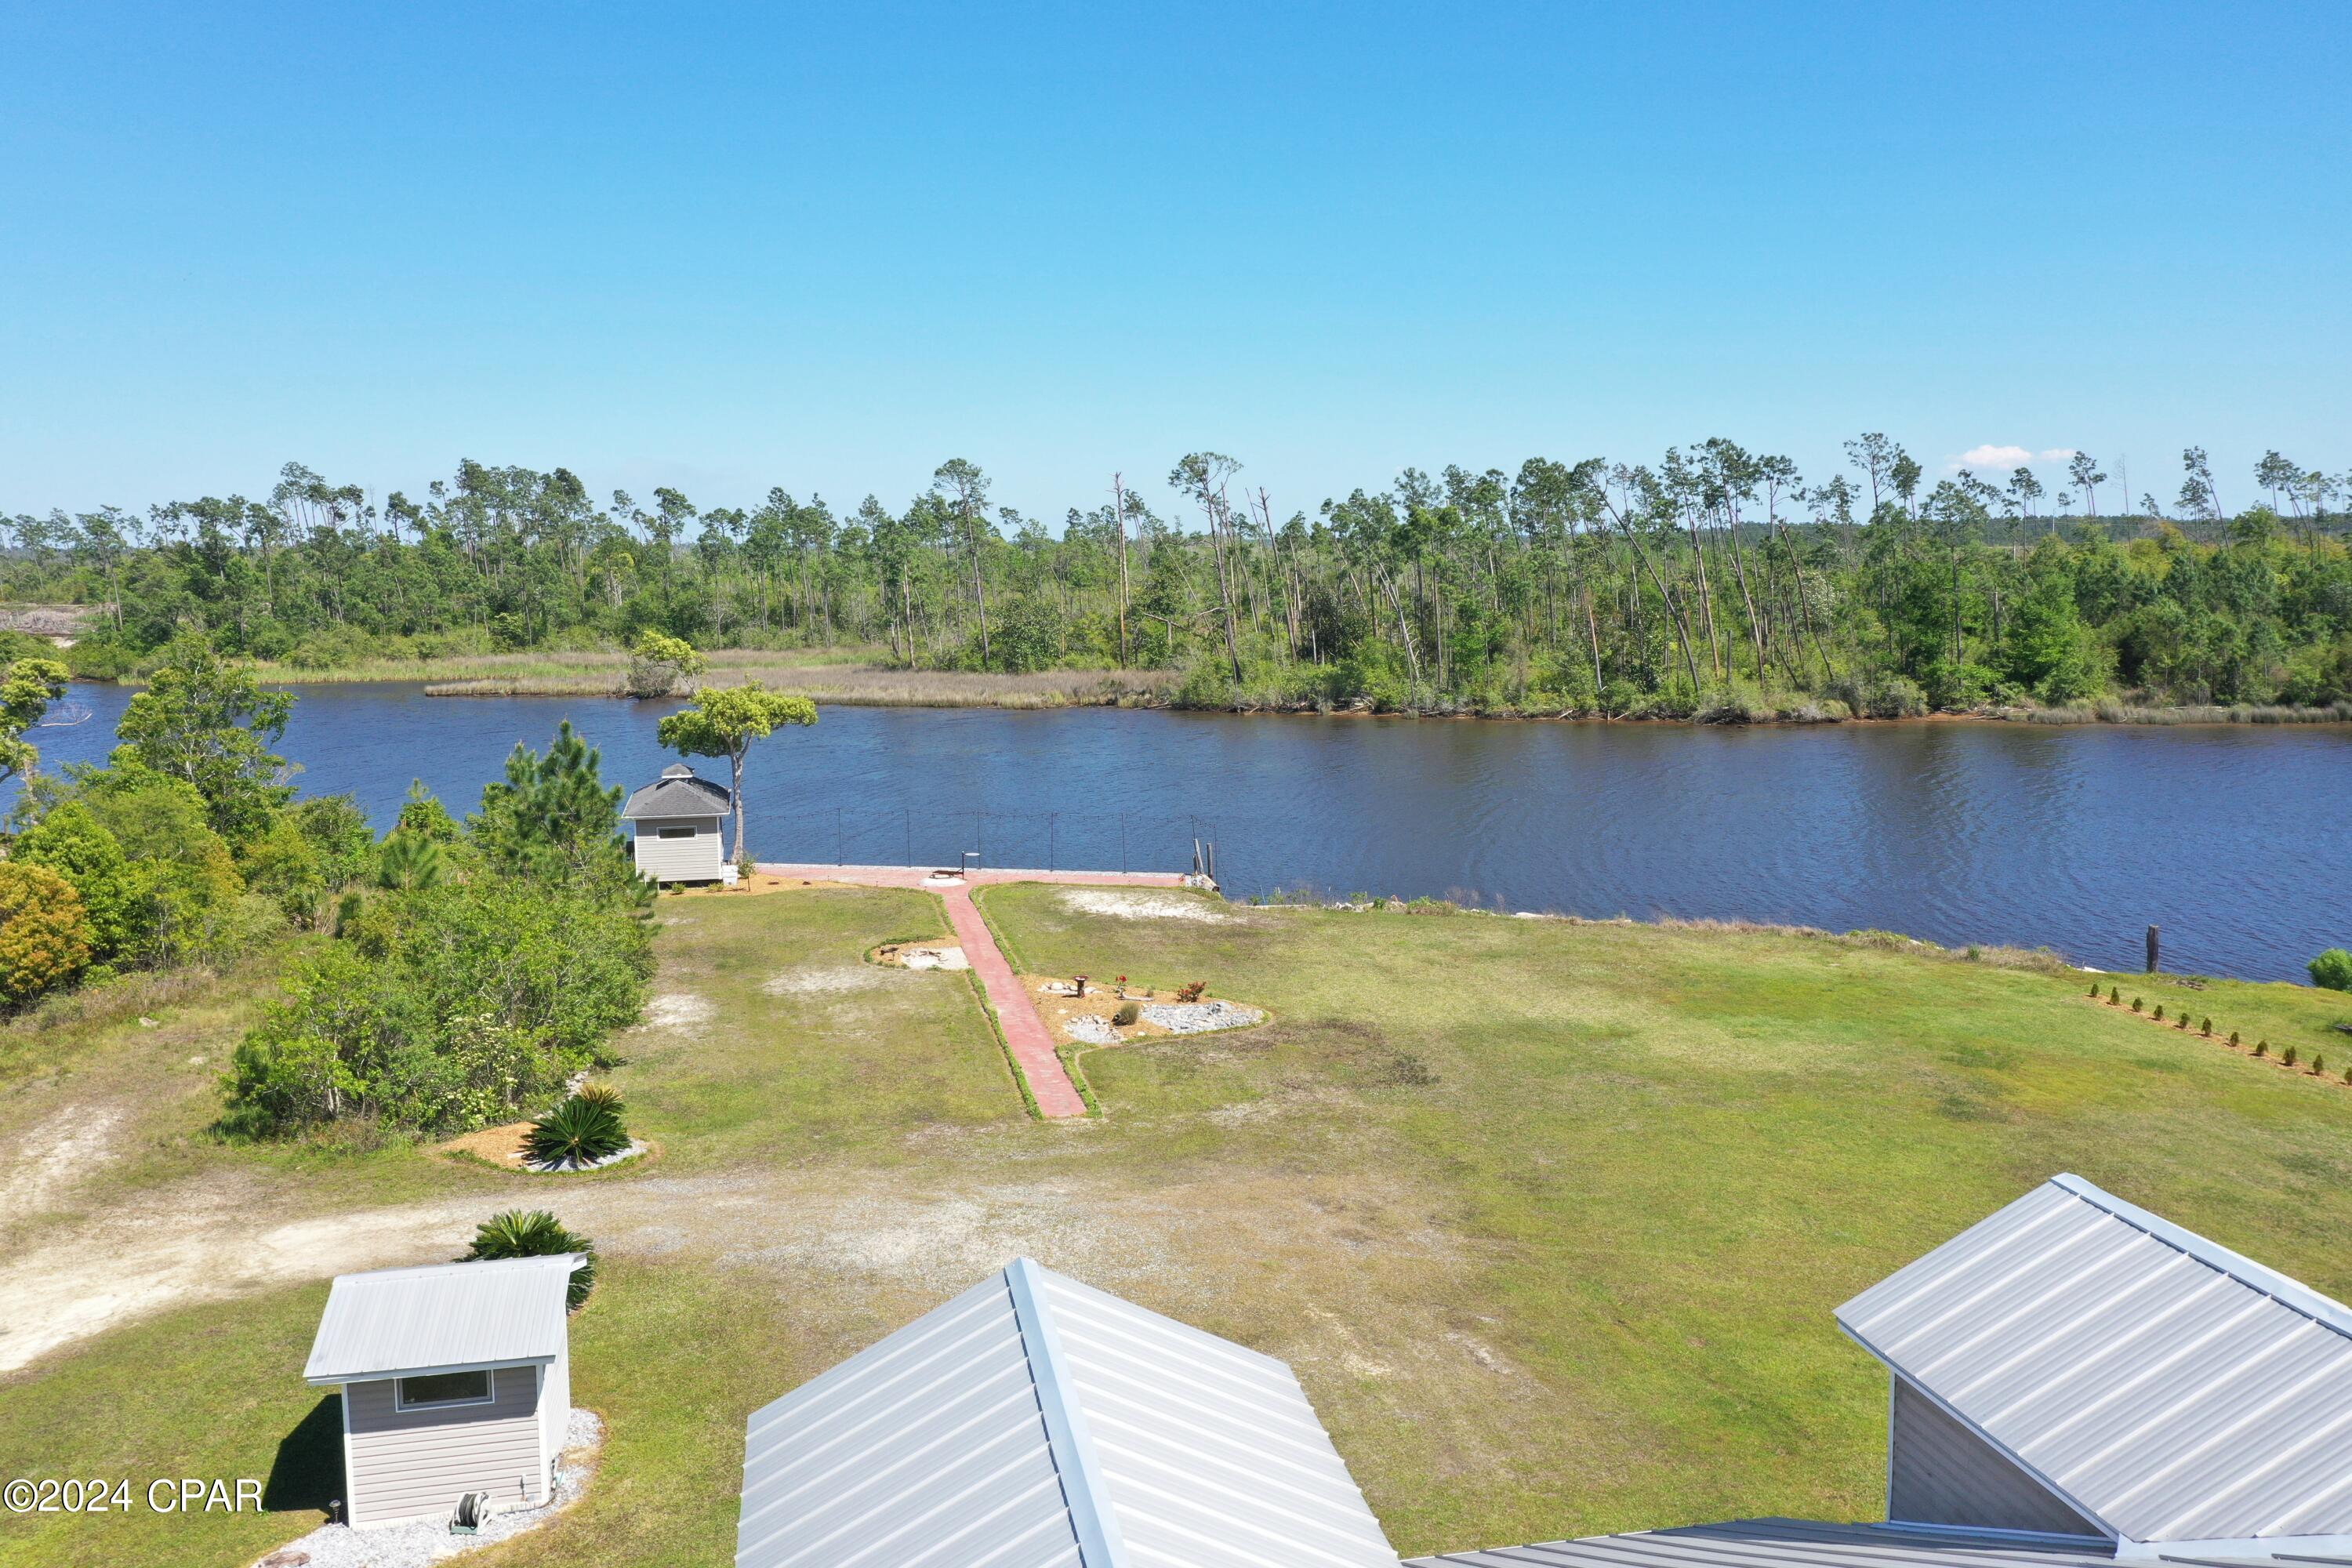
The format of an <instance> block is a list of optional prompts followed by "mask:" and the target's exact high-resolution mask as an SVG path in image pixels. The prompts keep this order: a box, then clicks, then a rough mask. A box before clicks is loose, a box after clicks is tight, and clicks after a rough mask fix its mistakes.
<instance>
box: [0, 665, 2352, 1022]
mask: <svg viewBox="0 0 2352 1568" xmlns="http://www.w3.org/2000/svg"><path fill="white" fill-rule="evenodd" d="M296 690H297V694H298V698H297V701H296V703H295V708H294V718H293V721H292V722H291V724H290V725H289V727H288V729H287V731H286V737H285V740H284V742H283V744H282V745H281V746H280V748H279V749H280V750H281V751H283V752H285V753H286V755H288V756H289V757H290V758H292V759H294V760H295V761H297V762H299V763H301V764H302V767H303V772H302V773H301V774H300V775H299V779H298V780H297V782H298V784H299V786H300V787H301V789H302V790H303V791H304V792H305V793H316V794H325V793H332V792H336V791H344V790H348V791H350V792H352V794H354V795H357V796H358V797H359V799H360V800H361V802H362V804H363V805H365V806H366V807H367V810H368V812H369V814H370V816H372V817H373V819H374V820H375V822H376V824H377V826H379V827H382V826H384V825H385V824H386V823H388V822H389V821H390V820H391V817H392V816H393V814H394V812H395V811H397V809H398V808H399V803H400V800H401V797H402V795H404V793H405V792H406V790H407V788H408V784H409V781H410V780H411V779H412V778H418V779H422V780H423V781H424V783H425V786H426V787H427V788H429V789H431V790H433V791H434V792H435V793H436V794H438V795H441V797H442V798H443V799H444V800H445V801H446V803H447V804H448V805H449V808H450V809H451V810H452V811H453V812H455V813H457V815H459V816H463V815H464V814H465V813H466V812H467V810H469V809H471V808H472V807H473V806H474V805H475V804H476V803H477V802H478V800H479V798H480V795H481V786H482V784H483V782H484V781H485V780H486V779H488V778H491V777H494V776H496V775H497V774H498V773H499V769H500V766H501V763H502V762H503V759H504V758H505V756H506V754H507V752H509V750H510V749H511V748H512V747H513V746H514V744H515V742H518V741H523V742H529V743H530V745H532V746H533V747H543V746H544V745H545V744H546V743H547V741H548V739H549V737H550V736H551V734H552V733H553V732H554V730H555V726H556V721H558V720H559V719H562V718H564V717H566V716H569V717H570V718H571V719H572V721H573V722H574V723H575V724H576V725H577V726H578V727H579V728H580V730H581V731H583V733H584V734H585V735H586V736H587V738H588V739H589V740H590V742H593V744H595V745H597V746H598V747H600V748H601V749H602V751H603V752H604V777H605V778H606V779H607V780H608V781H610V782H612V783H614V784H626V785H630V786H632V787H634V786H635V785H636V784H643V783H646V781H648V780H650V779H651V778H653V777H654V776H655V775H656V773H659V771H660V770H661V768H662V767H663V766H664V765H665V764H666V763H670V762H673V761H676V760H677V759H676V758H674V757H672V756H669V755H667V754H666V753H664V752H662V751H661V749H660V747H659V746H658V745H657V744H656V742H655V739H654V724H655V721H656V720H657V719H658V718H659V717H660V715H661V714H663V713H665V712H667V711H669V710H670V709H671V708H673V707H675V706H676V704H674V703H656V702H630V701H625V700H613V699H601V698H522V697H519V698H469V699H457V698H428V697H426V696H425V695H424V694H423V692H422V691H421V690H420V689H417V688H416V687H414V686H400V685H341V686H310V687H300V688H297V689H296ZM129 697H130V692H129V691H128V690H127V689H121V688H117V687H111V686H103V685H80V686H77V687H76V688H75V689H74V692H73V700H74V701H75V702H77V703H79V705H80V706H81V707H83V708H85V709H87V710H89V714H90V717H89V721H88V722H86V723H83V724H81V725H79V726H78V727H76V728H72V729H49V730H44V731H39V732H38V733H37V735H36V736H35V737H34V739H35V740H36V741H37V742H38V743H39V744H40V745H41V748H42V752H43V759H44V764H45V766H47V767H49V768H52V769H54V768H56V767H58V766H60V765H62V764H63V763H68V762H71V761H77V760H79V761H95V760H98V759H100V758H102V757H103V756H104V754H105V752H107V750H108V749H109V747H110V745H111V743H112V736H113V729H114V723H115V721H116V720H117V719H118V718H120V717H121V711H122V709H123V706H124V705H125V703H126V702H127V701H128V700H129ZM698 765H699V766H700V767H701V768H702V769H703V771H704V772H705V773H709V775H710V776H713V777H716V778H719V779H720V780H721V781H722V782H723V781H724V779H725V776H726V774H725V766H726V764H725V763H723V762H713V761H711V760H709V759H700V760H698ZM2347 785H2352V730H2347V729H2346V728H2345V727H2343V726H2334V725H2311V726H2282V727H2267V726H2266V727H2252V726H2233V725H2211V726H2179V727H2149V728H2132V727H2119V726H2104V725H2103V726H2081V727H2074V728H2054V727H2045V726H2040V725H2028V724H1983V723H1906V724H1844V725H1822V726H1815V727H1808V728H1780V727H1774V726H1759V727H1756V728H1752V729H1727V728H1715V727H1690V726H1683V725H1666V724H1615V725H1601V724H1549V723H1487V722H1476V721H1438V720H1418V721H1416V720H1409V719H1407V720H1385V719H1362V718H1329V719H1315V718H1296V717H1284V718H1251V717H1242V716H1234V715H1225V714H1203V713H1174V712H1156V711H1144V710H1114V709H1081V710H1059V711H1045V712H1020V711H1010V710H997V709H920V708H916V709H909V708H852V707H828V708H825V709H824V710H823V711H822V718H821V721H820V722H819V723H818V724H817V726H816V727H815V728H814V729H813V730H793V731H786V732H783V733H782V734H780V735H779V736H777V737H776V738H775V739H773V740H771V741H768V742H762V743H761V744H760V745H758V746H757V747H755V748H754V750H753V752H752V753H751V761H750V762H749V763H748V764H747V767H746V782H745V791H744V794H745V806H746V810H747V812H748V814H749V817H750V833H751V845H752V847H753V848H754V849H755V850H756V851H757V852H758V853H759V854H760V856H761V858H769V859H794V860H834V859H837V858H845V859H848V860H852V861H881V862H889V863H893V864H896V863H899V862H902V861H919V862H925V863H933V864H940V863H943V864H950V865H952V864H954V862H955V859H956V857H957V855H958V854H959V853H960V852H961V851H965V850H977V851H979V853H980V854H981V856H982V858H983V859H984V860H985V862H986V863H988V864H990V865H997V866H1045V865H1047V864H1049V863H1050V864H1053V865H1056V866H1060V867H1074V866H1076V867H1098V868H1111V869H1118V868H1138V869H1171V870H1174V869H1182V868H1185V867H1186V866H1187V865H1188V864H1189V862H1190V860H1191V858H1192V839H1193V838H1194V837H1201V838H1203V839H1208V840H1212V841H1213V842H1214V844H1215V847H1216V857H1217V870H1218V874H1219V878H1220V879H1221V881H1222V882H1223V885H1224V887H1225V889H1226V891H1227V892H1228V893H1229V894H1230V895H1232V896H1234V897H1237V898H1238V897H1246V896H1250V895H1255V894H1263V893H1266V892H1270V891H1272V890H1274V889H1300V888H1307V889H1316V890H1318V891H1320V892H1323V893H1325V894H1327V895H1330V896H1339V895H1344V894H1349V893H1354V892H1359V891H1369V892H1374V893H1382V894H1388V893H1394V894H1398V895H1402V896H1404V897H1408V898H1410V897H1412V896H1414V895H1417V894H1427V895H1431V896H1436V897H1452V898H1455V899H1458V900H1465V901H1469V900H1476V901H1478V902H1481V903H1484V904H1486V905H1489V906H1499V907H1501V908H1505V909H1510V910H1559V911H1560V912H1563V913H1572V914H1581V915H1593V916H1607V915H1617V914H1628V915H1633V916H1635V917H1637V918H1645V917H1650V916H1656V915H1679V916H1711V917H1717V918H1721V919H1745V920H1755V921H1787V922H1790V923H1796V924H1804V925H1814V926H1822V927H1825V928H1828V929H1831V930H1835V931H1844V930H1849V929H1852V928H1854V927H1863V926H1867V927H1875V928H1879V929H1883V930H1888V931H1904V932H1906V933H1908V934H1910V935H1914V936H1919V937H1925V938H1927V939H1929V940H1931V941H1935V942H1944V943H1947V944H1960V943H1965V942H1988V943H1990V942H2003V943H2012V944H2017V945H2021V946H2042V945H2047V946H2050V947H2053V948H2055V949H2057V950H2058V951H2059V952H2063V953H2064V954H2066V955H2067V956H2068V957H2070V958H2072V959H2074V961H2075V962H2077V963H2089V964H2095V965H2097V966H2099V967H2101V968H2105V969H2137V967H2138V966H2139V963H2140V953H2141V942H2142V936H2143V932H2144V931H2145V930H2146V928H2147V926H2148V925H2149V924H2150V923H2157V924H2160V925H2161V926H2162V927H2163V928H2164V953H2165V966H2166V967H2167V968H2168V969H2179V970H2188V971H2195V972H2200V973H2214V974H2231V975H2239V976H2245V977H2250V978H2262V979H2282V978H2294V979H2300V978H2302V977H2303V965H2304V963H2305V961H2306V960H2307V959H2309V958H2310V956H2311V955H2312V954H2313V953H2315V952H2318V951H2319V950H2320V949H2321V948H2324V947H2329V946H2339V945H2352V899H2347V889H2352V815H2347V811H2346V809H2345V802H2346V798H2347Z"/></svg>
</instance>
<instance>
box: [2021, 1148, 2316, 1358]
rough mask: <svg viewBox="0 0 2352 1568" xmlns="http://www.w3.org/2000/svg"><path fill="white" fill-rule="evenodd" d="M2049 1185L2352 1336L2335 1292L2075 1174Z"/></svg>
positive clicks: (2064, 1174)
mask: <svg viewBox="0 0 2352 1568" xmlns="http://www.w3.org/2000/svg"><path fill="white" fill-rule="evenodd" d="M2050 1184H2051V1185H2052V1186H2053V1187H2056V1188H2058V1189H2060V1190H2061V1191H2063V1192H2067V1193H2071V1194H2074V1196H2075V1197H2077V1198H2080V1199H2081V1200H2082V1201H2083V1202H2084V1203H2086V1204H2089V1205H2091V1206H2092V1207H2093V1208H2095V1209H2098V1210H2100V1211H2101V1212H2103V1213H2105V1214H2106V1215H2111V1216H2112V1217H2114V1218H2116V1219H2119V1220H2121V1221H2123V1223H2124V1224H2126V1225H2127V1226H2131V1227H2132V1228H2133V1229H2135V1230H2138V1231H2142V1232H2145V1233H2146V1234H2147V1235H2148V1236H2149V1237H2153V1238H2154V1239H2156V1240H2158V1241H2160V1242H2162V1243H2164V1245H2165V1246H2167V1247H2171V1248H2173V1249H2174V1250H2176V1251H2179V1252H2183V1253H2186V1254H2188V1255H2189V1257H2190V1258H2195V1259H2196V1260H2197V1261H2198V1262H2200V1263H2202V1264H2204V1265H2205V1266H2206V1267H2207V1268H2211V1269H2214V1270H2216V1271H2217V1272H2220V1273H2222V1274H2226V1275H2228V1276H2229V1277H2230V1278H2231V1279H2234V1280H2236V1281H2237V1282H2238V1283H2239V1284H2241V1285H2243V1286H2245V1287H2246V1288H2247V1289H2250V1290H2252V1291H2254V1292H2255V1293H2256V1294H2258V1295H2263V1296H2267V1297H2269V1298H2270V1299H2271V1300H2273V1301H2276V1302H2277V1303H2278V1304H2279V1305H2280V1306H2282V1307H2284V1308H2285V1309H2286V1310H2289V1311H2291V1312H2294V1313H2296V1314H2298V1315H2300V1316H2302V1317H2305V1318H2309V1319H2310V1320H2311V1321H2313V1322H2315V1323H2316V1324H2318V1325H2319V1326H2320V1327H2321V1328H2323V1329H2327V1330H2330V1331H2334V1332H2336V1333H2338V1334H2341V1335H2343V1336H2344V1337H2345V1338H2346V1339H2352V1307H2347V1306H2345V1305H2344V1303H2343V1302H2341V1301H2338V1300H2336V1299H2335V1298H2333V1297H2331V1296H2323V1295H2321V1294H2320V1293H2319V1292H2318V1291H2316V1290H2315V1289H2312V1288H2311V1287H2310V1286H2308V1285H2305V1283H2304V1282H2303V1281H2302V1280H2300V1279H2294V1278H2292V1277H2290V1276H2288V1275H2284V1274H2282V1273H2280V1272H2279V1271H2278V1270H2277V1269H2275V1268H2266V1267H2265V1266H2263V1265H2262V1264H2260V1263H2257V1262H2255V1261H2254V1260H2253V1259H2252V1258H2248V1257H2246V1256H2245V1255H2243V1254H2242V1253H2238V1252H2232V1251H2231V1250H2230V1248H2228V1247H2224V1246H2222V1245H2221V1243H2220V1242H2218V1241H2214V1240H2211V1239H2210V1238H2208V1237H2202V1236H2200V1235H2198V1234H2197V1233H2196V1232H2195V1231H2193V1230H2190V1229H2189V1228H2188V1227H2187V1226H2179V1225H2175V1224H2173V1223H2172V1222H2171V1221H2170V1220H2168V1219H2166V1218H2165V1217H2164V1216H2163V1215H2154V1214H2150V1213H2148V1211H2147V1210H2146V1209H2144V1208H2141V1207H2139V1206H2138V1205H2135V1204H2129V1203H2126V1202H2125V1201H2124V1200H2123V1199H2121V1198H2119V1197H2117V1196H2116V1195H2115V1194H2113V1193H2110V1192H2107V1191H2105V1189H2104V1188H2102V1187H2100V1186H2099V1185H2098V1184H2095V1183H2094V1182H2090V1181H2086V1180H2085V1179H2084V1178H2083V1177H2081V1176H2077V1175H2075V1174H2074V1173H2072V1172H2061V1173H2058V1174H2057V1175H2054V1176H2053V1177H2051V1178H2050Z"/></svg>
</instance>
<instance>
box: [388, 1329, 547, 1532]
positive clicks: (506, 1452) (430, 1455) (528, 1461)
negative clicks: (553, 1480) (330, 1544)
mask: <svg viewBox="0 0 2352 1568" xmlns="http://www.w3.org/2000/svg"><path fill="white" fill-rule="evenodd" d="M492 1386H493V1392H494V1393H495V1394H496V1395H497V1397H496V1398H495V1399H494V1400H493V1401H492V1402H491V1403H490V1404H488V1405H457V1406H456V1407H454V1408H451V1409H446V1410H409V1411H403V1410H400V1409H398V1408H396V1407H395V1405H394V1399H393V1380H392V1379H390V1378H388V1377H387V1378H382V1379H378V1380H376V1381H373V1382H369V1383H349V1384H344V1385H343V1415H344V1419H345V1421H346V1423H347V1424H348V1429H349V1432H350V1436H349V1439H348V1441H349V1445H350V1447H349V1460H348V1462H349V1466H350V1475H349V1477H348V1478H347V1483H348V1485H347V1490H348V1493H349V1495H348V1496H347V1498H346V1499H345V1502H346V1505H347V1507H348V1509H349V1510H350V1519H351V1521H352V1523H353V1524H383V1523H385V1522H388V1521H392V1520H397V1519H414V1518H416V1517H419V1516H421V1515H446V1514H447V1513H448V1512H449V1511H450V1510H452V1509H454V1508H456V1507H457V1499H458V1498H459V1497H460V1496H462V1495H463V1494H464V1493H467V1492H475V1491H479V1492H488V1493H489V1494H490V1500H491V1502H492V1504H493V1505H494V1506H497V1507H500V1508H506V1507H511V1506H513V1505H514V1504H516V1503H519V1502H539V1501H541V1500H544V1498H545V1493H546V1477H545V1475H544V1473H543V1472H542V1470H541V1463H540V1426H539V1411H538V1395H539V1379H538V1376H537V1372H536V1369H534V1368H532V1367H528V1366H508V1367H500V1368H499V1370H498V1373H497V1381H496V1383H495V1384H493V1385H492Z"/></svg>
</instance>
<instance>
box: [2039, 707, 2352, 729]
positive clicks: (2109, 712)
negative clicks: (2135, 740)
mask: <svg viewBox="0 0 2352 1568" xmlns="http://www.w3.org/2000/svg"><path fill="white" fill-rule="evenodd" d="M2022 717H2023V718H2024V720H2025V721H2027V722H2028V723H2032V724H2344V723H2352V702H2337V703H2333V704H2330V705H2329V706H2327V707H2325V708H2295V707H2288V706H2285V705H2284V704H2278V703H2263V704H2256V703H2237V704H2233V705H2228V706H2224V705H2222V704H2220V703H2207V704H2204V705H2201V706H2194V707H2183V708H2143V707H2138V706H2136V705H2134V704H2131V703H2126V702H2098V703H2092V704H2088V705H2084V706H2080V707H2073V708H2036V709H2032V710H2029V711H2027V712H2026V713H2024V714H2023V715H2022Z"/></svg>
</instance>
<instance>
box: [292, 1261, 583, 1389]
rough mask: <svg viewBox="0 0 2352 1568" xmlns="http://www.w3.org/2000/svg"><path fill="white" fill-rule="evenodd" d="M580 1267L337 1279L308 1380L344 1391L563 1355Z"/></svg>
mask: <svg viewBox="0 0 2352 1568" xmlns="http://www.w3.org/2000/svg"><path fill="white" fill-rule="evenodd" d="M579 1261H580V1259H579V1258H577V1257H575V1256H574V1255H572V1254H571V1253H562V1254H559V1255H558V1256H556V1257H553V1258H500V1259H498V1260H496V1261H489V1262H479V1263H436V1264H431V1265H428V1266H426V1267H424V1268H380V1269H377V1270H376V1271H374V1272H373V1273H370V1274H339V1275H337V1276H336V1277H335V1282H334V1284H333V1286H332V1287H331V1288H330V1289H329V1290H328V1292H327V1310H326V1311H324V1312H323V1313H321V1314H320V1318H319V1332H318V1335H317V1337H316V1338H315V1339H313V1340H312V1341H311V1342H310V1363H309V1364H308V1365H307V1366H305V1367H304V1368H303V1371H302V1375H303V1376H304V1377H305V1378H307V1379H308V1380H309V1381H310V1382H312V1383H344V1382H349V1381H351V1380H352V1379H354V1378H371V1377H387V1376H390V1375H391V1374H393V1373H415V1372H424V1371H427V1370H430V1369H434V1368H440V1367H460V1366H481V1365H485V1364H488V1363H515V1362H530V1361H552V1360H553V1359H555V1358H556V1357H557V1356H560V1355H562V1353H563V1336H564V1301H563V1298H564V1292H565V1291H566V1290H567V1289H570V1287H571V1283H572V1269H573V1268H575V1267H576V1266H577V1265H578V1263H579Z"/></svg>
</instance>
